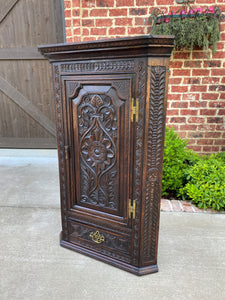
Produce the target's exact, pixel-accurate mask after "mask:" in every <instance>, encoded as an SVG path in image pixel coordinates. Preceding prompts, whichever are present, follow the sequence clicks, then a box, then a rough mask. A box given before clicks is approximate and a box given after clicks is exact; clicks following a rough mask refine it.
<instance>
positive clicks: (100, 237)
mask: <svg viewBox="0 0 225 300" xmlns="http://www.w3.org/2000/svg"><path fill="white" fill-rule="evenodd" d="M89 236H90V237H91V238H92V241H93V242H95V243H97V244H101V243H103V242H104V241H105V237H104V235H103V234H100V233H99V231H96V232H95V233H94V232H91V233H90V235H89Z"/></svg>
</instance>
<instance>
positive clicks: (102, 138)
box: [39, 36, 173, 275]
mask: <svg viewBox="0 0 225 300" xmlns="http://www.w3.org/2000/svg"><path fill="white" fill-rule="evenodd" d="M172 49H173V37H171V36H170V37H168V36H139V37H130V38H122V39H113V40H102V41H91V42H84V43H74V44H59V45H48V46H40V47H39V50H40V51H41V53H42V54H43V55H45V56H46V57H47V58H48V59H49V60H50V61H51V63H52V65H53V76H54V88H55V104H56V120H57V131H58V154H59V171H60V187H61V212H62V233H61V245H62V246H64V247H66V248H69V249H72V250H75V251H78V252H80V253H83V254H86V255H88V256H91V257H93V258H96V259H99V260H101V261H104V262H106V263H109V264H112V265H113V266H117V267H119V268H121V269H124V270H126V271H129V272H132V273H134V274H137V275H144V274H148V273H153V272H157V271H158V267H157V244H158V229H159V213H160V193H161V179H162V160H163V143H164V128H165V116H166V97H167V84H168V64H169V59H170V55H171V51H172Z"/></svg>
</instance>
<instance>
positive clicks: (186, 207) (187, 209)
mask: <svg viewBox="0 0 225 300" xmlns="http://www.w3.org/2000/svg"><path fill="white" fill-rule="evenodd" d="M180 203H181V205H182V208H183V211H185V212H193V209H192V206H191V202H188V201H180Z"/></svg>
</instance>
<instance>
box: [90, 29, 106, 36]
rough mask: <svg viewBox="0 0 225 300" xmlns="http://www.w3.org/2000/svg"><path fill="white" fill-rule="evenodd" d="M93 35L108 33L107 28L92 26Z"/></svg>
mask: <svg viewBox="0 0 225 300" xmlns="http://www.w3.org/2000/svg"><path fill="white" fill-rule="evenodd" d="M90 34H91V35H106V28H91V32H90Z"/></svg>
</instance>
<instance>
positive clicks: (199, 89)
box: [190, 85, 207, 92]
mask: <svg viewBox="0 0 225 300" xmlns="http://www.w3.org/2000/svg"><path fill="white" fill-rule="evenodd" d="M206 90H207V86H202V85H191V88H190V91H191V92H206Z"/></svg>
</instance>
